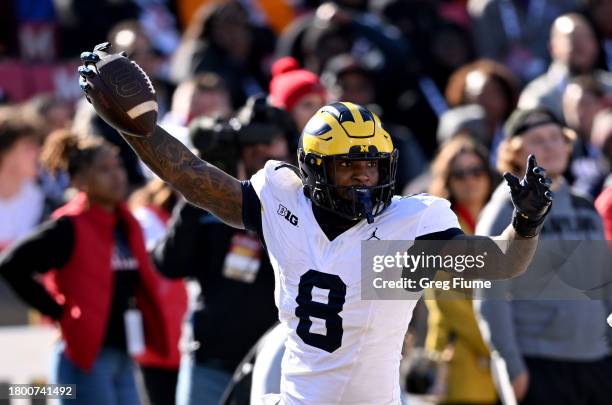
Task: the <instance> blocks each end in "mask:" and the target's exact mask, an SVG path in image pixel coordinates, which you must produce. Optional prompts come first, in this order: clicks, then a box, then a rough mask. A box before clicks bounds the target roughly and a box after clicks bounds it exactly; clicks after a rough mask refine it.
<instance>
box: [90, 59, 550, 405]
mask: <svg viewBox="0 0 612 405" xmlns="http://www.w3.org/2000/svg"><path fill="white" fill-rule="evenodd" d="M81 58H82V60H83V62H84V64H85V66H84V67H82V68H81V69H80V72H81V76H82V78H81V86H82V88H83V89H84V91H85V92H86V93H87V95H88V98H89V99H90V100H92V101H97V100H95V99H92V98H95V97H98V96H99V93H97V92H96V91H91V87H90V85H89V81H90V80H91V78H92V77H93V75H95V74H96V73H95V69H91V68H90V67H89V66H90V65H95V64H96V63H97V62H98V61H99V60H100V57H99V55H98V54H96V53H88V52H86V53H83V54H82V55H81ZM93 104H96V103H95V102H94V103H93ZM98 112H100V111H98ZM107 116H108V114H107ZM111 124H114V126H115V127H116V128H117V129H118V130H119V129H120V128H121V123H120V122H115V123H113V122H111ZM141 135H142V136H133V135H128V134H124V137H125V139H126V141H127V142H128V143H129V144H130V145H131V146H132V148H134V150H135V151H136V152H137V153H138V155H139V156H140V158H141V159H142V160H143V161H144V162H145V163H146V164H147V165H148V166H149V167H150V168H151V169H152V170H153V171H154V172H155V173H157V175H159V176H160V177H161V178H162V179H164V180H165V181H166V182H168V183H170V184H171V185H172V186H173V187H174V188H175V189H176V190H178V191H179V192H180V193H182V194H183V195H184V196H185V198H187V200H189V201H190V202H191V203H193V204H195V205H198V206H200V207H202V208H203V209H205V210H207V211H209V212H211V213H213V214H214V215H216V216H217V217H218V218H219V219H221V220H222V221H224V222H225V223H227V224H229V225H231V226H234V227H236V228H247V229H251V230H254V231H256V232H257V233H258V234H259V235H260V237H261V239H262V241H263V243H264V245H265V246H266V248H267V250H268V253H269V256H270V261H271V263H272V266H273V268H274V272H275V277H276V288H275V300H276V304H277V306H278V308H279V317H280V321H281V324H282V325H283V327H284V328H285V329H286V332H287V336H288V337H287V341H286V343H285V347H286V350H285V355H284V358H283V366H282V381H281V392H280V395H279V396H278V398H277V399H275V402H276V403H281V404H343V403H351V404H398V403H399V402H400V387H399V361H400V357H401V348H402V342H403V339H404V335H405V333H406V330H407V328H408V323H409V321H410V318H411V316H412V311H413V309H414V306H415V304H416V300H404V301H391V300H387V301H386V300H362V299H361V278H362V276H361V271H360V254H359V248H360V242H361V241H363V240H368V239H370V238H371V237H372V236H375V238H376V239H383V240H415V239H434V240H437V239H448V240H451V239H452V240H458V239H463V240H469V239H470V238H471V239H474V238H481V240H482V238H484V237H473V236H466V235H464V234H463V233H462V231H461V230H460V228H459V224H458V222H457V218H456V216H455V214H454V213H453V212H452V211H451V209H450V204H449V202H448V201H446V200H444V199H440V198H435V197H432V196H428V195H415V196H410V197H403V198H400V197H397V196H394V195H393V188H394V182H395V171H396V170H395V169H396V165H397V150H396V149H395V148H394V147H393V144H392V142H391V138H390V136H389V134H388V133H387V132H386V131H385V129H384V128H383V126H382V124H381V122H380V120H379V118H378V117H377V116H376V115H374V114H373V113H371V112H370V111H368V110H367V109H365V108H363V107H361V106H358V105H355V104H351V103H335V104H332V105H328V106H325V107H323V108H321V109H320V110H319V111H317V113H316V114H315V115H314V116H313V117H312V119H311V120H310V121H309V122H308V124H307V125H306V127H305V129H304V131H303V133H302V135H301V139H300V142H299V147H298V161H299V168H298V167H293V166H291V165H289V164H286V163H283V162H278V161H268V163H267V164H266V165H265V167H264V168H263V169H262V170H260V171H259V172H258V173H257V174H255V175H254V176H253V177H252V178H251V179H250V180H247V181H238V180H236V179H235V178H233V177H232V176H230V175H228V174H226V173H224V172H222V171H221V170H219V169H217V168H216V167H214V166H212V165H210V164H209V163H207V162H205V161H203V160H201V159H199V158H198V157H196V156H195V155H194V154H192V153H191V152H190V151H189V149H187V148H186V147H185V146H183V145H182V144H181V143H180V142H179V141H177V140H176V139H175V138H174V137H173V136H171V135H170V134H168V133H167V132H165V131H164V130H163V129H162V128H160V127H159V126H158V127H157V128H156V130H155V131H154V132H153V133H152V134H150V135H145V134H141ZM527 166H528V169H527V173H526V175H525V178H523V180H522V181H519V179H518V178H516V177H514V176H513V175H511V174H506V175H505V178H506V181H508V183H509V184H510V188H511V193H512V201H513V203H514V206H515V215H514V218H513V221H512V223H511V224H510V225H509V226H508V227H507V228H506V230H505V231H504V232H503V233H502V234H501V235H500V236H499V238H500V239H501V240H505V241H509V242H508V243H507V245H506V246H505V248H504V249H498V250H497V251H496V252H494V253H491V255H497V257H496V258H495V259H496V263H497V265H496V266H495V268H494V269H491V270H490V271H487V272H486V273H485V274H480V275H478V276H479V277H481V278H490V279H499V278H509V277H512V276H515V275H518V274H520V273H522V272H523V271H524V270H525V268H526V267H527V265H528V264H529V262H530V260H531V257H532V256H533V253H534V250H535V247H536V245H537V235H538V232H539V230H540V228H541V225H542V222H543V221H544V218H545V216H546V214H547V212H548V211H549V209H550V206H551V202H552V193H551V191H550V190H549V185H550V180H549V179H548V178H547V177H546V174H545V171H544V169H542V168H540V167H537V166H536V162H535V158H534V157H533V156H530V157H529V161H528V165H527ZM486 240H489V239H486ZM519 242H520V243H519ZM465 273H467V272H465ZM463 275H464V276H469V275H468V274H463ZM273 403H274V402H273Z"/></svg>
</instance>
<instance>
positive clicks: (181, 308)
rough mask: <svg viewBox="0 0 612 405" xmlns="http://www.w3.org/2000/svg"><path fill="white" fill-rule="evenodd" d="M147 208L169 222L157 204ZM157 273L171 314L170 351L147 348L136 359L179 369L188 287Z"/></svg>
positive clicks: (169, 329) (181, 282)
mask: <svg viewBox="0 0 612 405" xmlns="http://www.w3.org/2000/svg"><path fill="white" fill-rule="evenodd" d="M145 209H149V210H150V211H152V212H153V213H154V214H155V215H156V216H157V218H159V220H160V221H161V222H163V223H164V224H166V225H167V224H168V221H169V220H170V214H168V212H166V211H165V210H162V209H160V208H157V207H155V206H152V205H150V206H147V207H145ZM156 274H157V279H158V280H157V291H159V293H160V295H161V296H162V298H163V300H164V304H165V305H166V308H167V309H168V312H169V314H170V319H169V322H167V323H166V326H167V330H166V333H167V335H168V336H169V337H170V343H171V345H170V353H169V354H168V356H160V355H159V354H157V353H155V352H153V351H151V350H146V351H145V353H144V354H143V355H141V356H138V357H137V358H136V361H138V363H140V364H141V365H143V366H146V367H155V368H164V369H167V370H178V368H179V366H180V363H181V352H180V351H179V342H180V339H181V325H182V324H183V317H184V316H185V312H186V311H187V299H188V298H187V289H186V286H185V281H184V280H169V279H167V278H165V277H163V276H161V275H160V274H158V273H156Z"/></svg>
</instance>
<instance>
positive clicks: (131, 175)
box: [72, 98, 146, 190]
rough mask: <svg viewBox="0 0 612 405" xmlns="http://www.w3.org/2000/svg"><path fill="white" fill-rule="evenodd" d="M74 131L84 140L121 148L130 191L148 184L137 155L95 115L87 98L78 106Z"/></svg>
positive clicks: (115, 132)
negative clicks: (95, 140) (89, 139)
mask: <svg viewBox="0 0 612 405" xmlns="http://www.w3.org/2000/svg"><path fill="white" fill-rule="evenodd" d="M72 131H73V132H74V133H75V134H76V135H78V136H80V137H83V138H87V137H91V138H100V139H103V140H105V141H107V142H109V143H111V144H113V145H114V146H116V147H117V148H119V156H120V158H121V161H122V162H123V166H124V168H125V171H126V172H127V176H128V185H129V189H130V190H135V189H137V188H139V187H141V186H142V185H144V183H146V178H145V174H144V172H143V169H142V167H141V164H140V161H139V160H138V156H136V153H134V151H133V150H132V148H130V146H129V145H128V144H127V142H125V141H124V140H123V138H122V137H121V135H119V133H118V132H117V131H116V130H115V129H114V128H113V127H111V126H110V125H108V124H107V123H106V122H104V120H103V119H102V118H100V117H99V116H98V115H97V114H96V113H95V110H94V109H93V107H92V106H91V104H89V103H88V102H87V101H86V100H85V98H83V99H81V100H80V101H79V103H78V104H77V107H76V112H75V117H74V122H73V124H72Z"/></svg>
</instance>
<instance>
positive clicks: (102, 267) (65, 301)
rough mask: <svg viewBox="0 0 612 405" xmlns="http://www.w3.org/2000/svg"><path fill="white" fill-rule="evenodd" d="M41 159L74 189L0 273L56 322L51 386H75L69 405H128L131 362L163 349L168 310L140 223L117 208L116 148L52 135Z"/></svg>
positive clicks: (119, 174)
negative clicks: (61, 172)
mask: <svg viewBox="0 0 612 405" xmlns="http://www.w3.org/2000/svg"><path fill="white" fill-rule="evenodd" d="M41 159H42V161H43V164H44V165H45V166H47V168H48V169H50V170H51V171H56V170H60V169H62V170H65V171H66V172H67V173H68V174H69V176H70V178H71V182H72V185H73V187H74V188H76V190H78V193H77V194H76V195H75V196H74V197H73V198H72V199H71V200H70V201H69V202H68V203H67V204H66V205H64V206H63V207H61V208H59V209H58V210H57V211H56V212H54V213H53V220H51V221H49V222H47V223H45V224H43V225H42V226H41V227H40V228H38V229H37V230H36V231H35V232H34V233H33V234H31V235H29V236H28V237H26V238H25V239H23V240H22V241H20V242H18V243H17V244H16V245H14V246H13V247H11V248H9V249H8V250H7V251H6V252H3V256H2V257H0V274H1V275H2V276H4V278H5V279H6V280H7V281H8V283H9V284H10V285H11V287H12V288H13V289H14V290H15V292H16V293H17V294H18V295H19V296H20V297H21V298H22V299H23V300H24V301H25V302H27V303H28V304H29V305H31V306H32V307H34V308H36V309H38V310H39V311H40V312H41V313H43V314H44V315H47V316H49V317H51V318H53V319H54V320H56V321H57V322H58V323H59V325H60V328H61V332H62V342H61V344H60V345H59V347H58V350H57V354H56V356H55V357H54V366H53V370H52V378H51V380H52V382H53V383H59V384H76V401H71V402H70V403H71V404H75V403H77V404H80V403H82V404H88V405H92V404H94V405H97V404H100V405H114V404H116V405H119V404H130V405H131V404H137V403H139V398H138V393H137V390H136V384H135V379H134V374H133V371H134V362H133V361H132V356H134V355H138V354H141V353H142V352H144V350H145V349H147V350H151V351H154V352H157V353H160V354H162V355H165V354H167V353H168V351H169V339H168V337H167V335H166V332H165V331H167V329H168V328H167V327H166V324H167V319H168V315H169V314H168V313H167V312H168V310H167V308H165V307H164V305H163V301H162V299H161V297H160V295H159V292H158V290H157V288H156V284H157V275H156V272H155V270H154V269H153V265H152V263H151V261H150V260H149V256H148V255H147V251H146V248H145V243H144V240H143V235H142V231H141V229H140V226H139V224H138V222H137V221H136V220H135V219H134V217H133V216H132V214H131V213H130V211H129V209H128V208H127V206H126V205H125V204H124V203H123V202H122V201H123V199H124V197H125V195H126V191H127V180H126V174H125V171H124V168H123V166H122V165H121V162H120V160H119V158H118V151H117V149H116V148H115V147H113V146H111V145H110V144H108V143H106V142H105V141H102V140H100V139H92V138H77V137H76V136H74V135H73V134H71V133H69V132H66V131H60V132H55V133H53V134H51V135H50V137H49V139H48V140H47V142H46V144H45V146H44V148H43V152H42V155H41ZM42 273H45V274H44V280H41V278H40V277H39V275H40V274H42Z"/></svg>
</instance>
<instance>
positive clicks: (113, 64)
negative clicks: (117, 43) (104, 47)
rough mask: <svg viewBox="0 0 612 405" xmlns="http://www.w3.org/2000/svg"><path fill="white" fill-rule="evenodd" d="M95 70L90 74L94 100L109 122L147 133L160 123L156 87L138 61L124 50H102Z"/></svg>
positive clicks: (138, 133) (128, 130) (136, 133)
mask: <svg viewBox="0 0 612 405" xmlns="http://www.w3.org/2000/svg"><path fill="white" fill-rule="evenodd" d="M98 54H99V55H100V61H99V62H97V63H96V64H95V65H93V66H95V70H96V74H95V75H93V76H91V77H89V78H88V82H89V90H88V95H90V100H91V103H92V104H93V106H94V108H95V109H96V112H97V113H98V114H99V115H100V116H101V117H102V118H103V119H104V121H106V122H107V123H108V124H109V125H110V126H112V127H114V128H115V129H117V130H118V131H121V132H126V133H128V134H130V135H134V136H147V135H149V134H150V133H151V132H153V130H154V129H155V125H156V123H157V101H156V98H155V89H154V88H153V85H152V84H151V80H149V77H148V76H147V74H146V73H145V72H144V71H143V70H142V69H141V67H140V66H138V65H137V64H136V62H134V61H131V60H129V59H128V58H126V57H125V56H123V55H121V54H107V53H103V52H100V53H98Z"/></svg>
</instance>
